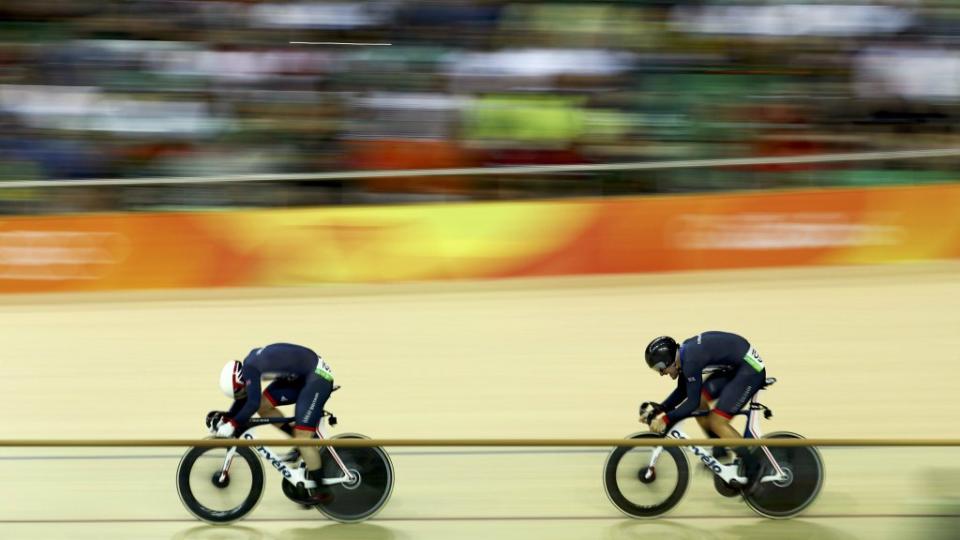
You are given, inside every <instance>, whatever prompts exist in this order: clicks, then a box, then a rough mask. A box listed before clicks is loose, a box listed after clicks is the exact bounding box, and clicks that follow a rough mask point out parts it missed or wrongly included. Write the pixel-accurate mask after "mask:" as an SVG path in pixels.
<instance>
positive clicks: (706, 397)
mask: <svg viewBox="0 0 960 540" xmlns="http://www.w3.org/2000/svg"><path fill="white" fill-rule="evenodd" d="M733 375H734V373H733V372H730V371H719V372H714V373H711V374H710V375H709V376H708V377H707V379H706V380H705V381H703V387H702V388H701V390H700V407H699V410H701V411H705V410H708V409H709V408H710V403H711V402H712V401H715V400H716V399H717V396H719V395H720V394H721V393H722V392H723V389H724V388H726V386H727V384H729V383H730V379H732V378H733ZM709 422H710V420H709V417H707V416H698V417H697V424H699V425H700V428H701V429H702V430H703V432H704V433H705V434H706V435H707V437H709V438H711V439H716V438H717V435H716V434H715V433H714V432H713V430H711V429H710V423H709Z"/></svg>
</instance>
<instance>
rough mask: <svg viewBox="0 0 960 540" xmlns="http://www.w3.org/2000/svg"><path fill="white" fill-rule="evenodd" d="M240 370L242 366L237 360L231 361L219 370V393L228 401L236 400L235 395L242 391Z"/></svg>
mask: <svg viewBox="0 0 960 540" xmlns="http://www.w3.org/2000/svg"><path fill="white" fill-rule="evenodd" d="M242 369H243V364H241V363H240V362H239V361H237V360H231V361H229V362H227V363H226V364H224V366H223V369H221V370H220V391H221V392H223V395H225V396H227V397H228V398H230V399H236V397H237V394H239V393H240V391H242V390H243V387H244V385H243V375H242V374H241V370H242Z"/></svg>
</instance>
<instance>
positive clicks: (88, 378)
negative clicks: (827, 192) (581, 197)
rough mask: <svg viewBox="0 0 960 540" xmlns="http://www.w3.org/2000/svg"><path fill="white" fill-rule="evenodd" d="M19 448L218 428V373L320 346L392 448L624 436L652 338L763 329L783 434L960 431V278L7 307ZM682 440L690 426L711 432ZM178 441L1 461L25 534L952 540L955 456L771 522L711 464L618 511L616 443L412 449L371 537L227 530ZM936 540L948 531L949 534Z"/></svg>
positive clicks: (919, 270) (701, 282) (355, 418)
mask: <svg viewBox="0 0 960 540" xmlns="http://www.w3.org/2000/svg"><path fill="white" fill-rule="evenodd" d="M0 328H2V336H3V337H2V340H0V345H2V350H3V366H4V374H3V377H2V379H0V388H2V396H3V399H4V404H5V411H6V417H5V419H4V422H3V435H2V437H3V438H6V439H17V438H107V439H116V438H200V437H202V436H204V434H205V433H204V430H203V426H202V421H203V415H204V414H205V413H206V411H207V410H210V409H215V408H221V409H222V408H225V407H226V405H227V404H226V402H225V401H226V400H225V398H222V397H221V396H220V395H219V394H218V392H217V389H216V377H217V373H218V371H219V369H220V366H221V365H222V364H223V362H224V361H226V360H228V359H231V358H236V357H242V356H243V355H244V354H245V353H246V352H247V351H248V350H249V349H251V348H253V347H255V346H259V345H262V344H266V343H269V342H273V341H281V340H283V341H293V342H299V343H304V344H307V345H310V346H313V347H314V348H316V349H317V350H318V351H320V352H321V353H322V354H323V355H324V357H325V358H326V359H327V360H328V362H329V363H330V364H331V365H332V366H333V368H334V370H335V372H336V376H337V382H338V383H340V384H342V385H343V390H341V391H340V392H338V393H337V394H336V395H335V396H334V398H333V399H332V400H331V401H330V403H329V404H328V407H329V408H330V409H331V410H333V411H334V412H336V413H337V415H338V416H339V418H340V422H341V425H340V426H339V430H342V431H358V432H361V433H365V434H368V435H371V436H375V437H384V438H387V437H389V438H405V437H409V438H425V437H438V438H453V437H491V438H493V437H517V438H522V437H537V438H540V437H544V438H546V437H556V438H575V437H585V438H586V437H595V438H602V437H620V436H625V435H627V434H629V433H631V432H633V431H638V430H640V426H639V425H638V424H637V419H636V407H637V404H638V403H639V402H640V401H641V400H643V399H660V398H662V397H663V396H664V395H666V393H667V392H668V391H669V390H670V388H671V386H670V383H669V382H668V381H667V380H666V379H659V378H658V377H656V376H654V375H653V374H651V373H650V372H649V371H648V370H647V369H646V367H645V365H644V364H643V361H642V358H641V355H642V349H643V346H644V345H645V344H646V342H647V341H648V339H650V338H651V337H653V336H655V335H658V334H662V333H670V334H673V335H676V336H678V337H685V336H688V335H692V334H695V333H697V332H699V331H701V330H706V329H727V330H731V331H736V332H740V333H743V334H744V335H746V336H747V337H748V338H749V339H750V340H751V341H752V342H753V344H754V345H755V346H756V347H757V349H758V350H759V351H760V353H761V354H762V355H763V357H764V359H765V361H766V363H767V366H768V372H769V374H770V375H771V376H775V377H778V379H779V381H780V382H779V383H778V384H777V386H775V387H774V388H773V389H771V390H770V391H767V392H765V393H764V395H763V396H762V401H763V402H764V403H766V404H768V405H769V406H771V407H772V408H773V409H774V410H775V411H776V415H775V417H774V418H773V419H772V420H771V421H769V422H767V423H766V424H765V430H766V431H774V430H792V431H797V432H800V433H803V434H805V435H807V436H810V437H813V436H818V437H905V438H910V437H956V436H957V433H956V432H955V431H954V430H953V429H952V428H955V427H956V426H957V422H956V420H955V411H956V410H957V409H956V404H955V399H954V395H955V390H954V389H955V385H956V380H957V377H958V376H960V367H958V366H960V352H958V351H960V264H957V263H936V264H922V265H920V264H918V265H899V266H888V267H857V268H829V269H805V270H775V271H747V272H717V273H709V274H677V275H668V276H628V277H604V278H568V279H551V280H518V281H505V282H497V283H442V284H417V285H393V286H330V287H318V288H312V289H270V290H224V291H196V292H190V291H187V292H180V291H178V292H151V293H133V294H129V293H127V294H106V295H46V296H8V297H3V298H0ZM689 427H690V429H689V430H688V431H690V432H692V433H696V430H695V429H693V426H692V425H691V426H689ZM181 453H182V450H181V449H175V448H158V449H124V448H110V449H96V448H91V449H75V448H74V449H71V448H66V449H44V450H39V449H30V448H8V449H3V450H2V451H0V538H2V539H4V540H6V539H103V538H124V539H127V538H131V539H132V538H136V539H148V538H149V539H153V538H157V539H284V540H298V539H308V538H309V539H325V538H330V539H333V538H336V539H348V540H349V539H370V540H381V539H382V540H387V539H420V538H426V539H433V538H436V539H450V538H458V539H460V538H467V539H472V538H477V539H481V538H482V539H488V538H491V537H498V538H501V539H502V540H513V539H515V538H548V539H551V540H554V539H556V540H564V539H633V538H654V537H656V535H657V534H666V535H669V536H670V537H671V538H786V539H791V538H817V539H818V540H832V539H848V538H869V539H871V540H874V539H877V538H936V537H942V538H956V537H957V535H958V533H957V532H954V531H955V530H956V529H958V528H960V520H958V519H957V517H955V516H954V517H948V514H950V513H951V512H952V513H955V512H956V510H955V509H953V510H950V509H949V507H947V506H945V505H944V504H943V503H944V502H945V501H946V498H947V497H954V498H956V497H957V496H958V488H957V487H956V486H957V485H958V482H957V480H958V476H960V474H958V472H957V471H958V467H960V466H957V465H954V463H957V461H958V460H960V449H956V448H944V449H891V448H871V449H849V448H837V449H824V451H823V453H824V459H825V461H826V466H827V483H826V486H825V488H824V491H823V493H822V495H821V497H820V499H819V501H818V502H817V503H816V504H815V505H814V506H813V507H811V508H810V509H809V510H808V511H807V513H806V515H805V516H804V517H803V518H802V519H800V518H798V519H794V520H790V521H770V520H764V519H760V518H757V517H754V515H753V514H752V513H751V512H750V511H749V510H748V509H747V508H746V507H745V506H744V505H743V503H742V502H740V501H738V500H736V499H722V498H720V497H719V496H717V495H716V494H714V493H713V491H712V488H711V483H710V478H709V477H707V476H705V473H703V472H702V471H701V472H698V473H697V474H695V477H694V479H693V485H692V488H691V490H690V492H689V494H688V495H687V498H686V499H685V500H684V501H683V502H682V503H681V504H680V506H679V507H678V509H677V510H675V511H674V512H673V513H672V514H670V516H669V518H663V519H659V520H656V521H642V522H641V521H633V520H628V519H624V518H622V517H621V516H620V514H619V513H618V512H617V511H616V510H615V509H614V507H613V506H612V505H611V504H610V503H609V502H608V501H607V499H606V497H605V495H604V494H603V491H602V485H601V478H600V470H601V467H602V464H603V461H604V458H605V451H604V450H603V449H569V448H568V449H549V448H546V449H496V448H484V449H464V448H394V449H391V455H392V456H393V459H394V465H395V467H396V469H397V485H396V490H395V491H394V494H393V498H392V499H391V501H390V502H389V503H388V505H387V507H386V508H385V510H384V511H383V512H382V513H381V514H379V515H378V516H377V518H376V519H374V520H372V521H369V522H367V523H363V524H359V525H340V524H334V523H330V522H329V521H325V520H324V519H322V517H321V516H320V515H319V514H317V513H315V512H312V511H304V510H299V509H298V508H296V507H295V506H293V505H292V504H290V503H289V502H287V501H286V500H285V499H284V498H283V496H282V495H281V494H280V493H279V489H278V485H277V483H278V480H277V478H276V475H273V474H270V473H269V472H268V475H269V483H268V487H267V492H266V494H265V495H264V498H263V500H262V502H261V504H260V506H259V507H258V508H257V509H255V510H254V512H253V513H252V514H251V515H250V516H248V518H247V519H246V520H244V521H241V522H240V523H239V524H238V525H236V526H232V527H226V528H224V527H209V526H206V525H203V524H202V523H200V522H198V521H196V520H194V519H193V518H192V516H190V515H189V514H188V513H187V512H186V511H185V510H184V509H183V507H182V506H181V504H180V501H179V500H178V498H177V494H176V490H175V487H174V471H175V469H176V466H177V461H178V458H179V455H180V454H181ZM938 535H939V536H938Z"/></svg>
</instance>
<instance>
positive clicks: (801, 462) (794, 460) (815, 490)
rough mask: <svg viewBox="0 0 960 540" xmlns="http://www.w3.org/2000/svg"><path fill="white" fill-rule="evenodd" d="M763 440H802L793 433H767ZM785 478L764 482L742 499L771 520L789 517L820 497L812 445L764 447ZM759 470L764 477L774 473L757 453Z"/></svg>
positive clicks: (820, 472)
mask: <svg viewBox="0 0 960 540" xmlns="http://www.w3.org/2000/svg"><path fill="white" fill-rule="evenodd" d="M764 438H765V439H802V438H803V437H801V436H800V435H797V434H796V433H790V432H787V431H781V432H777V433H771V434H770V435H767V436H766V437H764ZM767 449H768V450H769V451H770V453H771V454H772V455H773V457H774V459H775V460H776V461H777V464H778V465H780V469H781V470H783V472H784V473H785V474H786V478H784V479H783V480H778V481H774V482H765V483H762V484H759V485H758V486H756V487H755V488H754V489H753V490H751V491H750V492H749V493H747V494H744V496H743V499H744V501H745V502H746V503H747V505H748V506H749V507H750V508H752V509H753V510H754V511H755V512H756V513H758V514H760V515H762V516H766V517H769V518H775V519H784V518H789V517H793V516H795V515H797V514H799V513H800V512H802V511H803V510H804V509H805V508H807V507H808V506H810V504H811V503H813V501H814V500H815V499H816V498H817V495H819V494H820V489H821V488H822V487H823V477H824V468H823V459H822V458H821V457H820V452H819V451H817V449H816V448H814V447H812V446H796V447H768V448H767ZM758 457H759V458H760V459H761V460H762V463H763V467H762V469H761V472H760V474H761V475H762V476H767V475H770V474H774V473H776V471H775V469H774V468H773V465H772V464H771V463H770V460H769V459H767V457H766V455H765V454H764V453H763V452H760V453H759V454H758Z"/></svg>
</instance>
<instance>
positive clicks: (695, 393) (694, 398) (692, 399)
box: [664, 370, 703, 426]
mask: <svg viewBox="0 0 960 540" xmlns="http://www.w3.org/2000/svg"><path fill="white" fill-rule="evenodd" d="M684 378H685V380H686V383H685V385H684V386H685V387H686V392H685V393H686V397H687V399H685V400H684V401H683V403H681V404H680V406H678V407H677V408H676V409H673V410H672V411H670V412H669V413H667V414H665V415H664V417H665V420H666V425H668V426H670V425H672V424H674V423H676V422H677V421H679V420H683V419H684V418H686V417H688V416H690V415H691V414H693V413H694V411H696V410H697V407H699V406H700V390H701V389H702V388H703V373H701V372H700V370H697V371H694V374H692V375H686V374H685V375H684Z"/></svg>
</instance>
